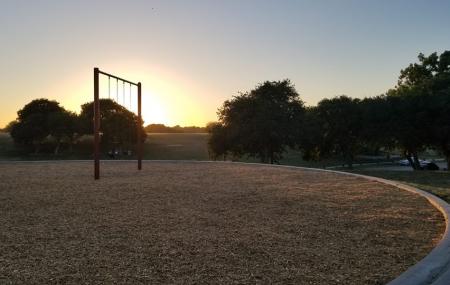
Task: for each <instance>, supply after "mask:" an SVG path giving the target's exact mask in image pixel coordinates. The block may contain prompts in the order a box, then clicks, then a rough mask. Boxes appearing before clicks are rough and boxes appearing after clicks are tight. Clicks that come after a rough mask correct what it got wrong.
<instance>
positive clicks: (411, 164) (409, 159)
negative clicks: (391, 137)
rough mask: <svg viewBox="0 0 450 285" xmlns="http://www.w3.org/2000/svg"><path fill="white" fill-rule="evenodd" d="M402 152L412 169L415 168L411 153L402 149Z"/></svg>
mask: <svg viewBox="0 0 450 285" xmlns="http://www.w3.org/2000/svg"><path fill="white" fill-rule="evenodd" d="M403 154H404V155H405V157H406V159H407V160H408V162H409V165H410V166H411V167H412V169H413V170H416V165H415V164H414V161H413V160H412V158H411V153H410V152H409V151H406V150H405V151H404V152H403Z"/></svg>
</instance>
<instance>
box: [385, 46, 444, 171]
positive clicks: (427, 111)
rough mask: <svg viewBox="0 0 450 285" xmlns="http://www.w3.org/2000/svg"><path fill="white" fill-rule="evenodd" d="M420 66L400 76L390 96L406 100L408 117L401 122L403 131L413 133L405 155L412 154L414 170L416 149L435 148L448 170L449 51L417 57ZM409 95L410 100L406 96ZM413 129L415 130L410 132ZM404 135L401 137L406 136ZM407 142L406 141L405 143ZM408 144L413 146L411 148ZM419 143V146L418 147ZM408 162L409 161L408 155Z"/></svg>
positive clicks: (408, 68)
mask: <svg viewBox="0 0 450 285" xmlns="http://www.w3.org/2000/svg"><path fill="white" fill-rule="evenodd" d="M418 59H419V62H418V63H412V64H410V65H409V66H408V67H407V68H405V69H403V70H402V71H401V72H400V77H399V81H398V86H397V87H396V88H395V91H392V93H397V94H401V96H406V97H404V99H405V100H406V101H408V102H409V103H406V102H403V103H404V104H406V106H407V107H410V109H408V112H407V113H406V114H405V115H407V116H408V117H407V118H402V120H403V121H406V122H407V123H408V124H407V125H406V128H408V127H409V129H410V130H411V129H412V131H413V132H414V134H409V136H408V138H407V139H408V140H409V141H408V142H407V144H408V145H409V146H408V148H412V150H406V152H411V151H412V153H413V157H414V163H413V164H412V165H413V167H414V168H415V169H420V164H419V161H418V158H417V151H415V150H414V149H417V148H418V146H419V147H423V146H425V145H428V146H434V147H436V148H437V149H439V150H441V152H442V153H443V154H444V155H445V156H446V158H447V165H448V166H450V144H449V141H450V139H449V128H450V126H449V124H450V123H448V111H449V110H448V103H449V99H448V97H449V96H450V51H444V52H443V53H442V54H440V55H437V53H432V54H430V55H429V56H425V55H423V54H422V53H421V54H419V56H418ZM407 94H409V95H410V96H408V95H407ZM411 126H414V128H411ZM405 132H406V131H404V132H403V133H405ZM405 141H406V140H405ZM411 142H413V143H414V144H415V145H414V146H410V145H411ZM419 142H420V143H419ZM406 156H407V159H408V160H410V161H411V157H410V156H411V155H409V156H408V153H406Z"/></svg>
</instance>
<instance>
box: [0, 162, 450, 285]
mask: <svg viewBox="0 0 450 285" xmlns="http://www.w3.org/2000/svg"><path fill="white" fill-rule="evenodd" d="M143 167H144V168H143V170H142V171H141V172H138V171H137V170H136V164H135V163H128V162H108V163H103V164H102V168H101V173H102V178H101V180H99V181H94V180H93V177H92V163H83V162H54V163H0V283H2V284H3V283H6V284H8V283H11V284H23V283H26V284H47V283H59V284H105V283H107V284H110V283H117V284H217V283H221V284H243V283H245V284H255V283H258V284H268V283H279V284H293V283H295V284H385V283H387V282H388V281H390V280H392V279H393V278H395V277H396V276H398V275H399V274H400V273H402V272H403V271H405V270H406V269H407V268H408V267H410V266H412V265H413V264H415V263H416V262H418V261H419V260H420V259H422V258H423V257H424V256H425V255H427V254H428V253H429V252H430V251H431V250H432V248H433V247H434V246H435V245H436V243H437V242H438V241H439V240H440V238H441V237H442V234H443V232H444V230H445V224H444V219H443V217H442V215H441V214H440V213H439V212H438V211H437V210H436V209H435V208H433V207H432V206H431V205H430V204H429V203H428V202H427V201H426V200H425V199H424V198H422V197H420V196H417V195H414V194H412V193H408V192H405V191H402V190H399V189H396V188H393V187H390V186H386V185H383V184H379V183H376V182H369V181H366V180H364V179H361V178H355V177H348V176H343V175H338V174H332V173H321V172H314V171H302V170H291V169H283V168H273V167H269V166H255V165H241V164H232V163H229V164H221V163H175V162H167V163H166V162H144V165H143Z"/></svg>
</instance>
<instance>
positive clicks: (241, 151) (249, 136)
mask: <svg viewBox="0 0 450 285" xmlns="http://www.w3.org/2000/svg"><path fill="white" fill-rule="evenodd" d="M303 112H304V107H303V102H302V100H301V99H300V96H299V94H298V93H297V91H296V90H295V88H294V86H293V85H292V83H291V82H290V81H289V80H282V81H266V82H264V83H262V84H260V85H258V86H257V87H256V88H255V89H253V90H251V91H250V92H247V93H242V94H240V95H239V96H235V97H234V98H233V99H231V100H227V101H225V102H224V104H223V106H222V107H221V108H220V109H219V111H218V115H219V123H220V125H221V126H222V127H223V128H224V130H222V131H221V132H220V135H222V134H223V133H224V132H225V133H226V137H227V146H228V149H229V152H231V153H232V154H233V155H234V156H242V155H247V156H249V157H255V158H259V159H260V160H261V162H270V163H275V162H278V161H279V160H280V159H281V158H282V154H283V152H284V151H285V150H286V148H287V147H289V146H292V147H293V146H294V145H295V144H296V139H297V137H298V132H299V131H300V123H301V120H302V119H301V118H302V115H303ZM214 134H215V133H212V135H211V137H210V145H211V143H213V142H214V141H215V140H216V141H217V137H216V136H215V135H214Z"/></svg>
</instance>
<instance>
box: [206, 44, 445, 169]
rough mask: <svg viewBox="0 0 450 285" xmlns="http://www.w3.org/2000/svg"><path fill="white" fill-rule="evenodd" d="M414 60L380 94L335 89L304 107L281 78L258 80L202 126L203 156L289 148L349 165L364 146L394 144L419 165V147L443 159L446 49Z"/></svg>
mask: <svg viewBox="0 0 450 285" xmlns="http://www.w3.org/2000/svg"><path fill="white" fill-rule="evenodd" d="M418 59H419V61H418V62H417V63H412V64H410V65H409V66H408V67H406V68H405V69H403V70H401V72H400V76H399V79H398V84H397V86H395V87H394V88H393V89H391V90H389V91H387V92H386V93H385V94H383V95H379V96H375V97H371V98H365V99H354V98H350V97H348V96H345V95H342V96H338V97H335V98H332V99H323V100H322V101H320V102H319V103H318V104H317V106H312V107H305V105H304V103H303V102H302V100H301V99H300V97H299V94H298V93H297V91H296V90H295V88H294V86H293V85H292V84H291V82H290V81H289V80H283V81H273V82H269V81H266V82H264V83H262V84H260V85H258V86H256V88H255V89H253V90H251V91H250V92H246V93H241V94H239V95H238V96H235V97H233V98H232V99H231V100H227V101H225V102H224V104H223V105H222V107H221V108H219V110H218V117H219V121H218V122H214V123H210V124H209V125H208V127H207V129H208V132H209V133H210V134H211V135H210V138H209V142H208V147H209V151H210V154H211V157H212V158H213V159H227V157H228V156H232V157H242V156H248V157H255V158H258V159H260V161H261V162H270V163H277V162H279V160H280V159H281V158H282V156H283V153H285V151H286V149H287V148H294V149H298V150H301V151H302V153H303V157H304V159H306V160H321V159H324V158H327V157H331V156H333V157H336V156H337V157H341V158H342V159H343V160H344V161H345V162H346V163H347V164H348V166H349V167H352V164H353V162H354V159H355V156H356V154H358V153H360V152H361V151H362V150H364V149H372V150H377V149H386V150H392V149H399V150H401V151H402V153H403V155H404V157H405V158H406V159H408V161H409V162H410V165H411V166H412V167H413V168H414V169H416V170H419V169H421V167H420V161H419V152H420V151H422V150H424V149H425V148H432V149H435V150H437V151H439V152H440V153H441V154H442V155H443V156H445V158H446V159H447V164H448V165H449V166H450V51H445V52H443V53H442V54H440V55H438V54H437V53H432V54H430V55H429V56H425V55H423V54H419V56H418ZM447 169H450V167H447Z"/></svg>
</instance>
